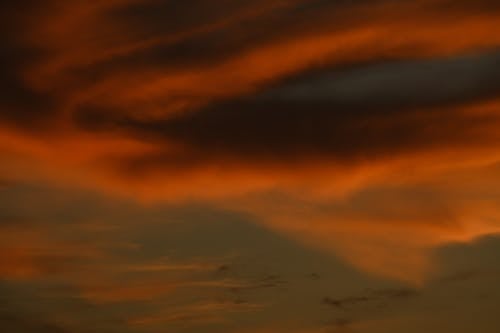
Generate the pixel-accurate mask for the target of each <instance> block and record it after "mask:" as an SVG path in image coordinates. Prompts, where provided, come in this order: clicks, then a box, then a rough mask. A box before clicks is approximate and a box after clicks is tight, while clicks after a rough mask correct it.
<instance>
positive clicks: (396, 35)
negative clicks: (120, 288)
mask: <svg viewBox="0 0 500 333" xmlns="http://www.w3.org/2000/svg"><path fill="white" fill-rule="evenodd" d="M220 4H221V5H220V6H214V5H213V2H212V1H196V2H195V3H193V4H190V5H186V4H182V3H178V4H174V3H173V2H170V1H145V0H144V1H143V0H113V1H94V2H91V3H89V2H87V1H73V2H71V3H66V2H64V1H59V0H51V1H49V2H43V3H42V2H41V1H29V2H23V4H2V5H1V6H2V13H3V14H2V18H5V20H3V22H2V24H3V25H4V26H5V28H6V29H2V31H3V32H2V33H1V34H2V38H3V39H4V40H5V45H4V46H5V52H3V53H2V61H1V62H0V69H2V70H1V71H0V72H1V73H2V74H1V75H0V162H1V163H0V172H1V174H2V179H4V178H5V179H6V180H7V181H28V182H40V181H41V182H51V183H52V184H54V185H55V186H69V187H79V188H82V187H83V188H91V189H93V190H97V191H101V192H103V193H105V194H112V195H119V196H126V197H132V198H134V199H137V200H142V201H168V202H174V203H179V202H185V201H205V202H209V203H210V204H212V205H217V206H219V207H224V208H228V209H236V210H240V211H243V212H245V213H248V214H251V215H253V216H255V217H256V219H258V220H259V221H260V223H263V224H264V225H265V226H266V227H268V228H271V229H273V230H275V231H277V232H280V233H284V234H287V235H290V237H293V238H295V239H298V240H299V241H302V242H303V243H304V244H308V245H312V246H314V247H317V248H320V249H323V250H326V251H332V252H334V253H335V254H337V255H338V256H340V257H342V258H344V259H345V260H347V261H349V262H351V263H352V264H353V265H355V266H356V267H358V268H360V269H363V270H367V271H369V272H372V273H375V274H379V275H383V276H389V277H393V278H394V277H395V278H398V279H403V280H406V281H420V280H422V279H423V276H425V275H426V274H427V272H428V271H429V270H432V264H431V262H430V259H429V258H430V253H431V252H432V249H434V248H435V247H439V246H441V245H442V244H446V243H448V242H452V241H457V240H458V241H470V240H471V239H473V238H475V237H479V236H481V235H485V234H490V233H493V232H497V231H498V222H497V221H498V216H499V215H498V211H497V210H496V209H495V208H494V207H493V205H492V203H491V198H489V196H488V195H484V194H482V193H483V192H484V187H485V184H484V180H480V179H479V178H480V175H482V174H484V172H487V170H490V171H489V172H490V173H489V174H488V177H487V182H489V183H490V186H492V184H497V183H498V181H499V179H498V177H495V175H494V172H491V170H492V169H493V168H494V167H495V165H497V164H498V163H499V162H500V155H499V149H498V148H499V143H500V140H499V139H500V137H499V134H498V127H499V126H500V122H499V121H500V118H499V116H500V115H499V113H498V108H499V102H498V93H499V90H500V86H499V82H500V72H499V70H498V68H499V66H498V64H499V61H500V58H499V53H498V46H499V44H500V39H499V35H498V33H496V31H497V30H498V29H496V28H497V26H498V16H499V8H498V6H496V4H495V3H494V2H491V1H477V2H474V3H471V2H469V1H448V0H422V1H417V2H399V3H395V2H394V1H383V0H381V1H374V2H373V1H372V2H367V1H360V2H356V3H352V2H344V1H340V2H325V1H314V2H305V1H299V0H297V1H271V2H269V1H238V2H231V3H230V2H226V1H224V2H221V3H220ZM172 13H176V14H172ZM298 13H301V14H300V15H299V14H298ZM188 14H189V15H188ZM457 36H460V38H457ZM463 176H466V177H463ZM471 179H475V181H470V180H471ZM391 187H395V188H398V189H399V191H396V194H389V195H388V194H387V193H386V192H385V189H386V188H391ZM415 187H418V188H423V187H427V188H428V192H430V193H438V194H439V195H436V196H433V197H432V198H431V199H429V200H426V199H422V198H421V197H416V196H404V195H403V197H400V195H402V193H403V192H404V191H405V189H407V188H410V189H414V188H415ZM466 189H467V190H469V191H472V192H474V193H476V194H477V196H478V198H479V199H478V198H476V199H474V200H467V198H464V197H461V198H458V199H457V197H460V196H463V193H464V192H466ZM367 193H370V194H369V195H368V199H366V200H359V196H362V195H363V194H367ZM269 197H271V199H272V200H268V199H269ZM266 201H270V202H272V204H270V203H269V202H266ZM367 202H372V203H373V205H370V204H369V203H367ZM360 212H361V213H360ZM478 221H479V222H478ZM29 237H33V239H34V240H33V244H41V245H40V246H39V248H36V249H32V250H30V251H28V252H29V253H24V252H23V253H18V252H15V251H13V252H12V253H18V256H17V257H16V258H17V259H16V260H15V262H17V263H25V265H24V266H23V265H17V266H16V265H15V264H13V263H11V262H10V261H9V260H10V259H9V258H3V259H2V260H3V261H5V262H6V264H5V265H3V266H4V267H8V268H5V269H4V272H3V273H4V274H5V275H6V276H9V275H10V276H13V275H19V274H20V275H23V274H26V275H28V276H32V275H36V274H38V273H40V272H41V271H44V270H45V269H46V268H43V267H41V266H44V265H43V264H39V263H38V262H39V259H40V257H43V256H49V257H50V258H51V259H50V260H49V261H54V262H55V261H56V260H55V257H53V256H54V255H55V254H54V253H55V252H56V251H57V245H54V244H52V245H50V244H48V242H47V241H45V240H43V239H42V240H40V239H38V238H37V237H41V236H34V235H30V236H29ZM56 244H58V243H56ZM12 246H14V245H12ZM61 246H62V245H61ZM64 246H66V244H65V245H64ZM68 248H70V249H71V248H72V247H71V246H69V247H68ZM79 250H80V248H77V249H76V248H75V249H74V250H73V251H70V254H73V252H78V251H79ZM396 250H397V251H396ZM82 251H83V250H82ZM395 252H398V253H397V254H395ZM58 258H59V257H58ZM63 259H64V260H63ZM61 260H62V261H65V260H66V258H65V257H64V258H62V259H61ZM42 261H43V260H42ZM40 265H41V266H40ZM63 266H64V265H63ZM15 267H18V270H17V271H13V269H15ZM16 272H17V273H16ZM23 272H24V273H23Z"/></svg>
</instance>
